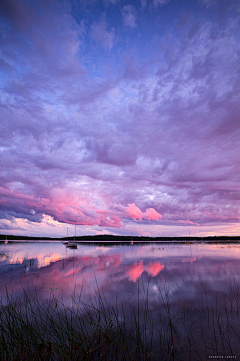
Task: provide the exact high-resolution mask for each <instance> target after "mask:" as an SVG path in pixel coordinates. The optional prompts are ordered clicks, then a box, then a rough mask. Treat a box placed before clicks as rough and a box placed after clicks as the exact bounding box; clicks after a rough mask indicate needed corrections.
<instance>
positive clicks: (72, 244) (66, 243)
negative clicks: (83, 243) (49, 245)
mask: <svg viewBox="0 0 240 361" xmlns="http://www.w3.org/2000/svg"><path fill="white" fill-rule="evenodd" d="M75 237H76V224H75V235H74V242H71V241H68V240H67V241H66V242H63V244H65V246H66V247H68V248H72V249H77V246H78V245H77V243H76V242H75ZM67 238H68V227H67Z"/></svg>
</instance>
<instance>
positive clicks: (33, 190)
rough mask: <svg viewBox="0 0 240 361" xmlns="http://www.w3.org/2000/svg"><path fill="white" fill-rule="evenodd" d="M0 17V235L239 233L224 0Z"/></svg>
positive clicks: (10, 9)
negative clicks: (76, 228)
mask: <svg viewBox="0 0 240 361" xmlns="http://www.w3.org/2000/svg"><path fill="white" fill-rule="evenodd" d="M0 17H1V19H0V37H1V44H2V45H1V54H0V64H1V66H0V75H1V87H0V109H1V110H0V112H1V120H0V162H1V163H0V165H1V172H0V232H1V233H26V232H28V234H32V235H34V234H38V235H40V234H43V235H44V234H49V235H60V234H61V233H62V232H63V230H62V228H63V227H65V224H77V225H81V226H82V227H81V234H86V233H87V234H89V233H91V234H94V233H115V234H133V235H141V234H147V235H153V236H156V235H169V236H171V235H182V234H187V235H188V234H189V231H190V232H193V233H194V234H199V235H200V234H206V233H207V234H234V233H239V219H240V211H239V200H240V189H239V184H240V161H239V150H240V149H239V148H240V143H239V137H240V119H239V114H240V101H239V94H240V93H239V88H240V77H239V74H240V65H239V64H240V62H239V54H240V45H239V40H238V34H239V22H240V8H239V4H238V2H237V1H232V2H231V3H229V2H228V1H225V0H219V1H194V2H191V5H189V6H188V7H184V4H182V5H181V6H180V7H179V6H177V2H175V1H174V0H171V1H150V0H149V1H139V3H137V2H132V3H127V4H126V3H124V2H121V1H100V0H96V1H89V2H81V3H78V2H75V1H73V2H72V1H71V2H70V1H65V2H62V1H57V0H51V1H37V0H36V1H33V2H31V4H30V3H29V2H28V1H25V0H21V1H18V2H16V1H13V0H8V1H2V2H1V4H0Z"/></svg>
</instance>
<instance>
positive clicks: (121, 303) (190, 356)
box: [0, 241, 240, 360]
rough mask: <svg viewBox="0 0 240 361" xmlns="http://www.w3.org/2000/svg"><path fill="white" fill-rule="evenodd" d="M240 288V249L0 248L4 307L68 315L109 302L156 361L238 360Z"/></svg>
mask: <svg viewBox="0 0 240 361" xmlns="http://www.w3.org/2000/svg"><path fill="white" fill-rule="evenodd" d="M239 285H240V244H239V243H237V244H212V243H209V244H207V243H192V244H176V243H151V244H132V245H131V244H128V245H122V244H121V245H114V246H112V245H111V246H109V245H107V244H104V245H101V246H99V245H98V246H96V245H94V244H82V243H81V244H78V248H77V249H70V248H67V247H66V246H64V245H63V244H62V243H61V242H46V241H42V242H9V243H7V244H5V243H3V242H1V243H0V297H1V299H2V306H5V305H7V304H8V303H9V298H8V297H7V294H8V295H12V294H14V295H15V297H16V296H17V298H18V299H19V300H23V299H24V297H25V296H26V294H27V296H28V297H29V299H30V300H34V299H36V297H37V298H38V299H39V300H41V301H42V302H48V300H49V299H58V300H61V303H62V304H64V307H68V308H69V309H71V308H74V307H76V302H75V301H74V300H76V299H78V300H81V309H82V312H84V310H85V312H86V307H85V305H91V307H92V309H94V310H95V312H96V309H100V308H101V307H102V304H101V303H102V302H103V303H104V304H105V305H106V307H107V308H108V310H110V309H115V310H116V309H118V316H117V318H118V320H123V319H124V322H125V323H126V327H127V328H129V329H130V328H131V330H132V331H131V332H133V333H134V332H135V331H133V327H135V326H133V323H132V321H131V317H137V319H136V320H135V321H137V322H138V325H139V330H138V332H139V334H140V333H141V335H144V337H145V341H146V343H147V344H148V347H150V346H151V347H152V349H154V352H155V356H154V355H153V356H151V357H152V359H157V360H158V359H159V360H161V359H164V358H165V359H176V360H184V359H186V360H206V359H214V358H216V359H217V358H220V357H222V359H230V358H231V359H240V341H239V340H240V326H239V325H240V323H239V318H240V289H239ZM134 315H135V316H134ZM128 323H129V325H128ZM141 342H142V341H141ZM149 343H150V344H151V345H150V346H149ZM136 357H137V356H136ZM139 357H140V356H139ZM141 357H142V356H141ZM141 357H140V358H141ZM154 357H155V358H154ZM140 358H139V359H140ZM97 359H101V356H99V355H98V358H97ZM136 359H137V358H136ZM143 359H144V358H143ZM149 359H151V358H150V356H149Z"/></svg>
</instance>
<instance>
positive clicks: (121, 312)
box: [0, 283, 240, 361]
mask: <svg viewBox="0 0 240 361" xmlns="http://www.w3.org/2000/svg"><path fill="white" fill-rule="evenodd" d="M138 286H139V287H138V294H136V295H135V296H136V300H135V301H134V302H133V301H132V299H130V300H129V301H128V302H125V303H119V302H118V298H117V297H116V300H115V305H114V306H112V305H110V304H109V303H108V302H107V300H106V299H105V297H104V293H103V292H100V291H99V289H97V290H96V294H95V297H93V298H92V299H91V301H89V303H86V302H84V301H83V299H82V297H81V295H79V296H74V297H72V304H71V307H67V306H66V305H65V304H64V302H63V300H58V299H57V298H56V297H55V296H54V294H52V296H51V297H50V298H49V300H48V301H47V302H43V301H41V299H39V298H38V296H37V293H35V296H34V297H33V298H32V299H30V298H29V297H28V295H27V293H26V292H24V297H22V296H21V297H20V294H11V295H9V294H7V295H6V298H5V299H4V300H2V301H1V303H0V360H3V361H5V360H6V361H10V360H14V361H15V360H36V361H37V360H91V361H92V360H109V361H112V360H119V361H120V360H126V361H128V360H129V361H131V360H142V361H145V360H204V361H205V360H208V358H209V356H225V357H226V359H227V356H232V357H235V356H236V357H239V356H240V346H239V345H240V326H239V315H240V312H239V311H240V292H239V288H238V285H237V284H236V283H234V284H233V285H231V287H230V289H229V293H228V296H227V297H225V299H224V302H223V303H221V304H219V302H218V299H217V297H216V302H215V304H214V307H213V304H212V302H211V303H210V302H209V293H208V291H207V288H206V285H204V298H202V299H201V300H199V304H198V305H192V306H193V307H188V306H187V305H182V308H181V309H180V308H179V305H176V304H175V305H173V304H172V302H171V299H170V295H169V291H168V289H167V287H163V288H160V287H159V286H158V295H159V298H158V303H157V308H156V309H152V308H151V307H150V304H149V292H150V291H149V290H150V287H149V284H148V285H147V286H146V287H145V288H144V285H143V284H142V286H141V295H140V284H139V285H138ZM176 308H178V309H177V310H176ZM194 308H195V309H194Z"/></svg>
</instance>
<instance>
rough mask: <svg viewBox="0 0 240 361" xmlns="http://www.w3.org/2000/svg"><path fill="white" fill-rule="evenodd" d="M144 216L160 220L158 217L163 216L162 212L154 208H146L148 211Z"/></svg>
mask: <svg viewBox="0 0 240 361" xmlns="http://www.w3.org/2000/svg"><path fill="white" fill-rule="evenodd" d="M144 218H147V219H148V220H149V221H150V220H151V219H153V220H158V219H160V218H162V215H161V214H160V213H158V212H157V211H155V209H154V208H148V209H147V210H146V212H145V213H144Z"/></svg>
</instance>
